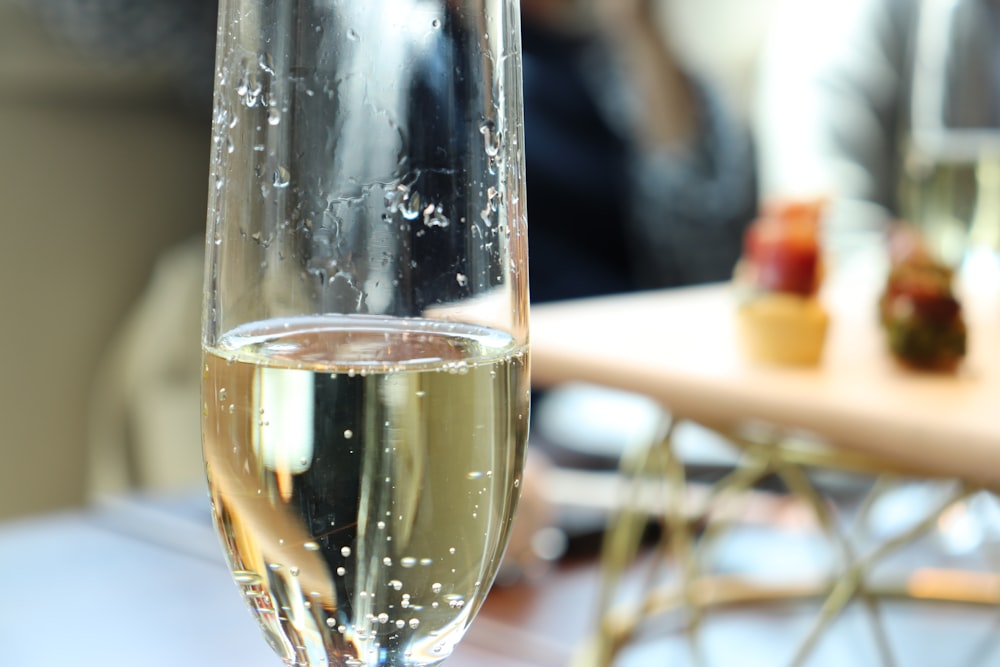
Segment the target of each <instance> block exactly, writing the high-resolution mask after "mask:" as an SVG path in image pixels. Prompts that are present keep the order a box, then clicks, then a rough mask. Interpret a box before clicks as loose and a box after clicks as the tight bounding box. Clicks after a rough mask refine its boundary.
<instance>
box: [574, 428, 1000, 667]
mask: <svg viewBox="0 0 1000 667" xmlns="http://www.w3.org/2000/svg"><path fill="white" fill-rule="evenodd" d="M680 422H681V420H679V419H674V418H671V417H670V416H669V415H664V418H663V422H662V424H661V427H660V429H659V431H658V433H657V435H656V437H655V438H654V439H653V440H652V441H650V442H647V443H644V444H643V445H642V446H640V447H637V448H635V449H634V450H632V451H629V452H626V453H625V455H624V456H623V457H622V461H621V464H620V472H621V474H622V478H623V482H624V484H623V489H624V493H625V497H624V498H623V501H622V504H621V508H620V510H619V511H618V512H617V513H616V515H615V516H613V517H612V519H611V520H610V522H609V525H608V529H607V532H606V535H605V539H604V544H603V547H602V553H601V585H600V594H599V599H598V605H597V612H598V614H597V622H596V627H595V629H594V632H593V634H592V636H591V637H590V638H589V640H588V641H587V642H586V643H585V644H584V645H583V646H581V647H579V649H578V651H577V652H576V654H575V656H574V659H573V662H572V667H609V666H611V665H613V664H614V661H615V659H616V656H617V655H618V654H619V652H620V651H621V650H622V649H623V648H624V647H625V646H627V645H628V644H630V643H631V642H634V641H640V640H641V638H642V632H643V627H644V625H646V624H647V622H648V621H650V620H651V619H653V618H655V617H658V616H663V615H666V614H669V613H677V612H680V613H681V614H683V630H684V634H685V635H686V637H687V639H688V642H689V646H690V649H691V654H692V656H693V662H694V664H695V665H699V666H702V665H706V662H705V657H704V655H703V653H702V651H701V648H700V646H699V642H698V633H699V629H700V627H701V625H702V623H703V621H704V618H705V615H706V614H707V613H708V612H709V611H710V610H711V609H712V608H713V607H720V606H733V605H745V604H774V603H782V602H790V601H795V600H802V599H819V600H820V607H819V611H818V612H817V614H816V616H815V618H814V620H813V623H812V626H811V628H810V630H809V631H808V633H807V634H806V635H805V637H804V638H803V639H802V641H801V643H800V644H799V645H798V646H797V647H796V648H795V652H794V655H793V657H792V659H791V661H790V662H789V663H788V665H789V667H801V665H803V664H804V663H805V662H806V660H807V659H808V658H809V656H810V655H811V654H812V653H813V651H814V649H815V647H816V645H817V643H818V642H819V640H820V639H821V637H822V636H823V633H824V632H825V631H826V630H827V629H828V628H829V627H830V626H831V625H832V623H833V622H834V621H835V620H836V619H837V618H838V616H839V615H840V614H841V612H842V611H844V610H845V608H846V607H847V605H848V604H849V603H851V602H852V601H858V602H860V603H861V604H862V605H863V608H864V610H865V612H866V617H867V620H868V622H869V625H870V628H871V631H872V636H873V638H874V641H875V646H876V649H877V651H878V655H879V659H880V663H881V665H883V667H897V665H898V662H897V661H896V659H895V657H894V655H893V652H892V650H891V647H890V642H889V640H888V635H887V632H886V629H885V626H884V622H883V619H882V615H881V613H880V601H881V600H883V599H888V598H903V599H920V600H933V601H946V602H959V603H970V604H982V605H994V606H996V605H1000V575H998V574H997V573H993V572H985V571H962V570H930V569H927V570H918V571H914V572H912V573H911V574H910V576H909V577H908V578H906V579H905V580H904V582H903V583H902V585H893V586H884V585H882V586H879V585H876V584H874V583H872V582H871V581H870V580H869V575H870V574H871V572H872V570H873V569H874V568H875V567H876V566H877V565H878V564H879V563H881V562H883V561H884V560H885V559H886V558H887V557H889V556H890V555H892V554H894V553H895V552H897V551H899V550H900V549H902V548H904V547H906V546H907V545H910V544H912V543H913V542H915V541H916V540H918V539H919V538H921V537H923V536H926V535H927V534H929V533H931V532H932V531H933V530H935V528H936V526H937V525H938V523H939V521H940V520H941V518H942V516H943V515H944V513H945V512H946V511H947V510H948V509H949V508H952V507H954V506H956V505H957V504H960V503H962V502H965V501H967V500H968V499H969V498H971V497H972V496H973V495H975V494H977V493H980V492H984V491H986V492H990V493H995V491H996V489H988V488H986V487H984V486H983V485H979V484H973V483H970V482H964V481H957V482H956V483H955V484H954V486H953V487H952V488H951V491H950V492H949V493H948V494H946V497H944V498H943V499H942V500H940V501H939V502H938V503H937V504H936V505H935V506H933V507H932V508H931V509H930V511H929V512H927V514H926V515H925V516H924V517H923V518H922V519H920V520H919V521H917V522H916V523H915V524H913V525H911V526H910V527H909V528H908V529H906V530H904V531H902V532H900V533H899V534H897V535H894V536H893V537H891V538H886V539H883V540H881V541H879V542H878V543H877V544H875V545H873V546H872V547H871V548H869V549H868V550H867V551H866V553H864V554H859V553H856V549H855V547H854V546H853V544H852V540H851V538H850V535H849V534H848V533H849V532H850V531H853V530H855V529H856V528H857V527H858V526H860V525H863V524H864V523H866V522H867V521H868V520H869V518H870V512H871V510H872V508H873V506H874V505H875V503H876V501H877V500H878V499H879V498H881V497H882V496H883V494H885V493H887V492H888V491H889V490H891V489H893V488H896V487H897V485H898V483H899V481H900V479H901V478H905V477H912V476H916V475H917V471H916V470H912V469H908V468H906V467H905V466H901V465H899V464H898V463H892V462H889V461H887V460H883V459H879V458H877V457H871V456H866V455H863V454H860V453H857V452H848V451H843V450H837V449H834V448H831V447H826V446H819V445H817V444H815V443H814V442H811V441H808V440H805V439H801V438H796V437H794V436H788V435H787V434H783V433H781V432H778V431H771V432H770V433H769V434H768V435H767V437H764V438H760V437H753V438H747V437H739V436H732V435H729V434H726V435H725V436H724V437H725V438H726V440H727V441H729V442H730V443H731V444H732V445H733V446H734V447H735V448H737V449H738V450H739V452H740V453H741V462H740V465H739V466H737V467H735V468H734V469H733V470H732V471H731V472H729V473H728V474H726V475H725V476H723V477H722V478H721V479H719V480H718V481H716V482H715V483H713V484H711V485H710V486H709V488H707V489H706V490H705V492H704V493H702V494H698V495H697V496H695V495H693V494H691V493H689V490H690V485H689V484H688V483H687V482H688V480H687V471H686V469H685V465H684V462H683V461H682V460H681V458H680V457H679V456H678V455H677V452H676V450H675V447H674V444H675V443H674V433H675V431H676V428H677V426H678V425H679V423H680ZM813 469H825V470H838V471H845V472H854V473H862V474H868V475H872V476H873V477H874V478H875V481H874V483H873V484H872V486H871V488H870V490H869V491H868V493H867V494H866V496H865V497H864V499H863V501H862V502H861V504H860V506H859V507H858V509H857V511H856V514H855V516H854V521H853V523H852V525H851V526H849V527H848V530H845V527H844V526H842V525H841V522H839V521H838V520H837V517H836V516H835V510H834V509H833V508H832V507H831V505H830V503H829V502H828V500H827V499H826V498H825V497H824V495H823V494H822V493H821V491H820V490H819V489H818V488H817V485H816V484H815V483H814V481H813V479H812V477H811V476H810V474H809V472H810V470H813ZM770 476H776V477H777V478H778V479H779V480H780V481H781V482H782V483H783V484H784V486H785V487H786V488H787V490H788V492H789V494H790V495H791V496H793V497H795V498H797V499H798V500H799V501H800V502H801V503H802V504H803V505H804V506H805V507H806V508H808V510H809V511H810V512H811V514H812V515H813V517H814V518H815V520H816V524H817V526H818V527H819V529H820V531H821V533H822V534H823V536H824V537H825V538H826V540H827V541H828V542H829V545H830V547H831V548H832V549H834V550H835V553H836V554H837V555H838V556H839V562H840V567H839V571H837V572H833V573H831V574H830V576H828V577H825V578H822V579H817V580H815V581H806V582H801V581H800V582H789V583H788V584H774V583H770V582H767V583H761V582H756V581H754V580H753V579H752V578H746V577H742V576H739V575H730V574H718V573H712V572H710V571H707V569H706V568H705V566H704V564H703V562H702V559H701V558H700V556H701V555H702V553H703V552H704V551H705V549H706V548H708V546H709V545H711V544H712V543H714V542H716V541H717V540H718V538H719V537H720V536H721V535H722V534H723V533H724V532H725V531H726V530H727V528H728V527H729V526H730V525H731V523H730V522H728V521H725V520H721V521H720V520H713V519H712V514H713V510H714V509H717V508H719V507H721V506H724V505H725V504H726V503H727V502H732V501H733V500H734V499H737V498H739V497H740V496H741V495H744V494H746V493H748V492H750V491H751V490H752V489H753V488H754V487H755V486H756V485H758V484H760V483H761V482H762V481H763V480H764V479H765V478H767V477H770ZM920 476H921V477H923V478H927V477H928V475H926V474H922V475H920ZM942 479H943V478H942ZM650 521H653V522H654V523H656V524H658V528H659V534H660V537H659V539H658V540H657V541H656V543H655V544H654V545H653V546H652V553H650V554H644V556H643V558H642V559H640V558H639V556H640V550H641V549H642V543H643V536H644V535H645V534H646V530H647V527H648V526H649V523H650ZM640 560H641V568H644V572H641V573H640V576H642V577H643V580H642V581H641V585H640V586H639V587H638V590H640V591H641V593H640V594H639V595H638V597H635V598H630V599H626V600H624V601H623V600H622V599H621V598H622V595H621V591H620V590H619V589H620V588H621V584H622V582H623V580H624V579H625V578H626V575H627V574H630V573H631V574H632V575H634V574H635V571H636V568H637V567H640V565H638V563H639V561H640ZM670 573H672V574H673V576H668V575H669V574H670Z"/></svg>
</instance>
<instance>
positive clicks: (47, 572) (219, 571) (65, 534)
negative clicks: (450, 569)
mask: <svg viewBox="0 0 1000 667" xmlns="http://www.w3.org/2000/svg"><path fill="white" fill-rule="evenodd" d="M798 534H801V531H798ZM788 537H791V536H790V535H789V536H788ZM786 547H788V548H786V549H783V552H784V553H785V554H786V556H787V555H788V554H791V553H794V552H795V551H797V550H799V548H798V547H795V546H794V545H793V544H792V543H791V542H786ZM753 551H754V547H752V546H750V545H749V543H747V542H746V541H745V540H744V541H743V542H742V543H741V547H740V549H739V552H740V556H741V558H743V559H747V558H750V557H751V554H752V552H753ZM767 558H768V559H769V562H773V556H768V557H767ZM0 571H2V572H4V575H5V581H4V604H3V605H0V664H2V665H4V667H64V666H65V665H73V667H137V666H141V667H178V666H183V667H230V666H231V665H240V666H241V667H258V666H259V667H277V665H278V664H279V663H278V660H277V658H276V657H275V656H274V655H273V654H272V653H271V652H270V649H269V648H268V647H267V646H266V644H265V643H264V640H263V638H262V637H261V635H260V633H259V631H258V629H257V627H256V624H255V622H254V621H253V619H252V618H251V616H250V613H249V612H248V611H247V610H246V609H245V608H244V607H243V603H242V601H241V599H240V595H239V593H238V591H237V588H236V586H235V585H234V584H233V583H232V581H231V580H230V577H229V574H228V572H227V570H226V567H225V565H224V564H223V559H222V552H221V548H220V546H219V544H218V541H217V539H216V538H215V535H214V533H213V532H212V530H211V526H210V522H209V510H208V501H207V498H206V497H205V495H204V493H203V492H200V493H193V494H186V495H182V496H177V497H154V496H146V497H139V496H133V497H129V498H124V499H119V500H116V501H114V502H112V503H110V504H106V505H104V506H101V507H97V508H94V509H89V510H82V511H72V512H65V513H59V514H52V515H45V516H38V517H30V518H26V519H22V520H17V521H10V522H7V523H2V524H0ZM597 583H598V572H597V566H596V563H595V562H594V560H593V558H591V557H587V556H581V557H579V558H577V559H576V560H573V561H569V562H565V563H563V564H562V565H560V566H559V567H558V568H557V569H555V570H554V571H553V572H551V573H550V574H549V575H547V576H545V577H544V578H543V579H542V580H541V581H539V582H538V583H536V584H531V585H529V584H521V585H517V586H513V587H508V588H495V589H494V590H493V592H492V593H491V594H490V596H489V598H488V599H487V602H486V604H485V606H484V608H483V611H482V612H481V614H480V615H479V618H477V619H476V621H475V622H474V623H473V624H472V628H471V629H470V631H469V633H468V635H467V637H466V639H465V640H464V641H463V642H462V643H461V644H460V645H459V648H458V649H457V651H456V653H455V654H454V655H453V656H452V657H451V658H450V659H449V660H448V661H447V662H446V664H447V665H449V667H531V666H534V667H562V666H565V665H567V664H568V663H569V661H570V659H571V656H572V655H573V653H574V651H576V650H577V647H578V646H580V645H581V643H582V641H583V640H584V638H585V637H586V636H587V634H588V632H589V631H590V628H592V621H593V616H594V611H595V609H596V607H595V605H596V601H597V591H598V588H597ZM885 607H886V611H887V628H888V630H889V631H890V633H891V636H892V637H893V644H894V649H895V650H896V651H897V658H898V659H899V664H900V665H902V666H906V667H938V666H940V665H945V664H949V665H967V664H968V665H972V664H975V665H980V666H982V665H997V664H1000V647H998V646H997V644H998V643H1000V641H998V639H1000V637H998V636H997V633H996V632H995V631H993V630H994V628H995V622H996V612H995V611H993V610H990V609H985V610H984V609H982V608H974V607H968V606H961V605H932V606H930V607H927V606H922V605H921V604H920V603H908V604H897V605H893V603H887V604H886V605H885ZM812 608H813V609H814V607H812ZM803 611H804V610H803V608H802V607H800V606H795V605H789V606H784V607H774V608H771V607H766V608H752V609H746V608H735V609H732V610H726V611H719V612H717V613H714V614H713V615H711V616H710V617H708V619H706V623H705V627H704V635H703V637H704V641H703V648H704V652H705V655H706V657H707V659H708V662H707V663H706V664H710V665H713V666H715V665H727V666H728V665H740V667H775V666H776V665H780V664H783V663H787V656H789V655H790V651H791V650H792V649H791V647H790V646H789V639H790V638H793V639H794V638H795V637H801V636H803V635H804V633H805V632H806V631H807V629H808V626H809V623H810V620H809V619H810V616H809V615H808V614H804V613H802V612H803ZM806 611H808V610H806ZM863 617H864V612H863V611H862V610H860V609H854V610H851V611H849V612H848V613H847V614H845V616H844V617H843V618H842V619H841V621H840V622H839V623H838V624H837V626H835V628H834V631H833V633H832V635H830V637H829V638H828V639H827V640H825V641H824V642H823V643H822V644H821V645H820V646H819V647H818V651H817V654H816V656H815V659H813V660H810V661H809V663H808V665H809V667H842V666H843V665H855V666H857V667H869V666H875V665H878V661H877V660H876V659H875V653H874V646H873V643H872V640H871V636H870V634H869V633H866V629H865V626H864V625H863V620H864V619H863ZM675 629H676V628H675ZM983 637H986V639H987V640H988V641H987V642H986V643H983ZM991 638H992V639H991ZM970 658H977V661H976V662H974V663H973V662H968V660H969V659H970ZM693 664H694V663H693V662H692V660H691V656H690V650H689V646H688V644H687V642H686V641H685V640H684V638H683V637H682V636H679V635H678V634H677V633H676V631H675V632H669V631H668V632H664V633H662V634H661V635H659V636H658V637H656V638H653V639H648V640H646V641H642V642H638V643H636V644H635V645H634V646H630V647H628V648H627V649H626V651H625V652H624V654H623V656H622V660H621V661H620V662H619V663H618V665H619V667H639V666H649V665H657V666H660V665H669V667H690V666H691V665H693Z"/></svg>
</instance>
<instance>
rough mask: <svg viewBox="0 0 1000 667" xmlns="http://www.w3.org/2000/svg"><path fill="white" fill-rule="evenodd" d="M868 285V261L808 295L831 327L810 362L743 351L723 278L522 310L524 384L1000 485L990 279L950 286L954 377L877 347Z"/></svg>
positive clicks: (999, 301)
mask: <svg viewBox="0 0 1000 667" xmlns="http://www.w3.org/2000/svg"><path fill="white" fill-rule="evenodd" d="M970 282H971V281H970ZM881 284H882V282H881V279H880V278H879V277H878V273H877V270H875V269H872V271H868V272H866V271H856V272H851V271H844V272H842V273H841V274H839V275H838V277H837V279H836V280H830V281H828V284H827V287H826V289H825V290H824V292H823V293H822V294H821V297H822V299H823V301H824V303H825V304H826V306H827V308H828V310H829V311H830V314H831V324H830V329H829V332H828V337H827V342H826V347H825V351H824V356H823V359H822V361H821V363H820V364H819V366H817V367H810V368H801V367H800V368H795V367H775V366H766V365H761V364H755V363H752V362H750V361H748V360H747V359H746V358H745V357H744V356H743V355H742V353H741V351H740V347H739V340H738V338H737V334H736V327H735V321H734V314H735V295H734V294H733V290H732V287H731V286H730V285H729V284H714V285H706V286H699V287H692V288H681V289H672V290H662V291H649V292H640V293H635V294H628V295H621V296H612V297H601V298H595V299H581V300H578V301H570V302H561V303H554V304H544V305H539V306H535V307H533V309H532V376H533V381H534V382H535V384H536V385H538V386H547V385H558V384H560V383H567V382H575V381H580V382H589V383H597V384H603V385H607V386H611V387H616V388H620V389H626V390H630V391H636V392H639V393H643V394H647V395H648V396H650V397H653V398H655V399H657V400H659V401H660V402H661V403H662V404H663V405H665V406H666V407H668V408H669V409H670V410H672V411H673V412H674V413H676V414H678V415H681V416H684V417H687V418H690V419H694V420H697V421H702V422H704V423H706V424H708V425H718V426H723V427H727V428H728V427H730V426H732V425H735V424H738V423H740V422H743V421H745V420H752V419H760V420H766V421H768V422H772V423H775V424H778V425H781V426H785V427H790V428H793V429H803V430H805V431H808V432H810V433H813V434H816V435H819V436H821V437H822V438H824V439H826V440H828V441H829V442H830V443H831V444H833V445H836V446H839V447H847V448H853V449H856V450H861V451H864V452H868V453H870V454H875V455H879V456H881V457H886V458H888V459H891V460H892V461H895V462H898V463H900V464H903V465H905V466H907V467H916V469H917V471H925V472H933V473H936V474H948V475H961V476H966V477H970V478H974V479H977V480H980V481H986V482H1000V290H998V289H996V287H997V285H996V284H992V283H991V284H990V289H984V288H983V287H982V284H980V286H979V287H977V289H976V290H974V291H973V290H968V289H965V288H963V287H961V285H960V290H961V292H960V294H961V298H962V300H963V307H964V312H965V316H966V320H967V324H968V326H969V352H968V356H967V358H966V360H965V362H964V363H963V366H962V367H961V369H960V371H959V372H958V373H957V374H955V375H935V374H928V373H919V372H915V371H910V370H906V369H903V368H902V367H900V366H899V365H898V364H896V363H894V362H893V361H892V360H891V359H890V358H889V356H888V355H887V353H886V350H885V347H884V341H883V338H882V334H881V331H880V330H879V327H878V324H877V317H876V312H877V309H876V302H877V297H878V290H879V289H880V287H881Z"/></svg>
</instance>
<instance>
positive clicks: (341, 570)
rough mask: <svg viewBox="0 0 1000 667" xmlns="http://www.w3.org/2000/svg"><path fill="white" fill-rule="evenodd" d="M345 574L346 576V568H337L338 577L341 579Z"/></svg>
mask: <svg viewBox="0 0 1000 667" xmlns="http://www.w3.org/2000/svg"><path fill="white" fill-rule="evenodd" d="M345 574H347V568H346V567H344V566H343V565H342V566H340V567H338V568H337V575H338V576H341V577H342V576H344V575H345Z"/></svg>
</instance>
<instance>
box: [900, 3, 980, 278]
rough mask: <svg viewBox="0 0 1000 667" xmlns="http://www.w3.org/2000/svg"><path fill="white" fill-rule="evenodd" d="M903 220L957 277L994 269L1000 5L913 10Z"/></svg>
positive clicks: (931, 5) (945, 5)
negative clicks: (979, 264) (963, 269)
mask: <svg viewBox="0 0 1000 667" xmlns="http://www.w3.org/2000/svg"><path fill="white" fill-rule="evenodd" d="M918 4H919V13H918V17H919V18H918V20H917V22H916V25H915V27H914V35H913V44H914V47H913V49H914V64H913V69H912V73H911V80H910V82H909V88H910V90H911V96H910V99H911V107H910V109H909V124H910V134H909V137H908V139H907V140H906V141H905V142H904V146H903V153H904V154H903V169H902V170H901V173H902V183H901V192H900V203H901V213H902V215H903V216H904V217H905V218H907V219H909V220H911V221H912V222H914V223H916V224H917V225H918V226H919V227H920V228H921V229H922V230H923V232H924V234H925V236H926V238H927V241H928V244H929V245H930V247H931V249H932V250H933V251H934V252H935V253H936V254H937V255H938V258H939V259H940V260H942V261H944V262H945V263H947V264H949V265H951V266H952V267H954V268H959V267H960V266H961V265H962V264H963V263H965V262H966V261H967V260H969V259H970V258H973V257H974V256H978V257H985V258H986V261H988V262H989V263H991V264H997V262H998V261H1000V2H997V1H996V0H919V3H918Z"/></svg>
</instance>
